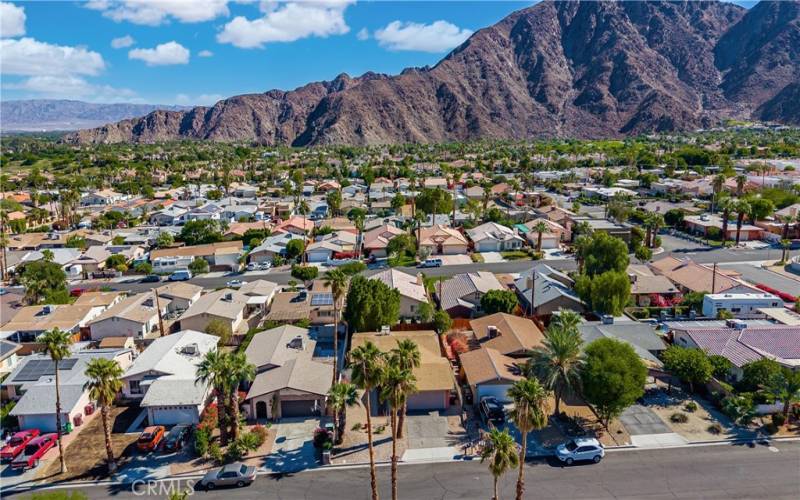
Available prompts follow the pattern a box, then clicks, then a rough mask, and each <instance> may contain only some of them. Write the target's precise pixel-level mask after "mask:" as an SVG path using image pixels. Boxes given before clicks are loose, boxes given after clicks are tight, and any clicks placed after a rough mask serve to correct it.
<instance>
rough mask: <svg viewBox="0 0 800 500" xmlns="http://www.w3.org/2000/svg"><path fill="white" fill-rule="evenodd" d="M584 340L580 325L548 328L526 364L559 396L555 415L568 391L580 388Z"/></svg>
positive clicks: (530, 370)
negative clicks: (576, 326) (540, 343)
mask: <svg viewBox="0 0 800 500" xmlns="http://www.w3.org/2000/svg"><path fill="white" fill-rule="evenodd" d="M582 345H583V340H582V339H581V334H580V332H579V331H578V329H577V328H559V327H557V326H556V327H554V326H553V325H551V326H550V327H549V328H548V329H547V334H546V336H545V339H544V340H543V341H542V346H541V347H537V348H536V349H534V350H533V352H532V353H531V358H530V360H528V365H527V367H526V369H527V371H528V373H529V374H530V375H533V376H535V377H536V378H538V379H539V381H540V382H541V383H542V385H544V387H545V389H547V390H550V391H553V394H554V395H555V399H556V405H555V413H554V414H555V415H558V414H560V413H561V400H562V399H563V397H564V394H566V393H567V391H575V392H577V391H578V389H579V388H580V368H581V366H582V365H583V354H582V353H581V346H582Z"/></svg>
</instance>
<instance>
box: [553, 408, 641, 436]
mask: <svg viewBox="0 0 800 500" xmlns="http://www.w3.org/2000/svg"><path fill="white" fill-rule="evenodd" d="M548 407H549V408H550V409H552V408H555V400H553V399H552V398H551V400H550V402H549V405H548ZM560 410H561V411H562V412H564V413H566V414H567V415H568V416H570V417H572V418H574V419H575V420H576V421H577V422H578V423H579V424H580V425H581V427H583V428H584V429H585V430H586V431H587V432H588V433H589V434H590V435H593V436H594V437H596V438H597V439H598V441H600V443H601V444H602V445H603V446H624V445H628V444H630V443H631V437H630V435H629V434H628V431H627V430H626V429H625V426H623V425H622V423H621V422H620V421H619V420H618V419H614V420H612V421H611V423H610V424H609V425H608V429H606V428H605V427H604V426H603V425H602V424H601V423H600V422H599V421H598V420H597V417H595V415H594V413H592V410H591V409H590V408H589V407H588V406H586V405H585V404H582V403H581V402H580V401H579V400H576V399H570V398H567V399H565V400H563V401H561V405H560ZM559 433H560V431H559Z"/></svg>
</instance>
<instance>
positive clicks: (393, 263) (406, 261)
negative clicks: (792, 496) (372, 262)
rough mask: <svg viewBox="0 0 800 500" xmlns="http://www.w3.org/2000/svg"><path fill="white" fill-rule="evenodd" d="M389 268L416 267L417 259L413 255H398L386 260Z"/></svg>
mask: <svg viewBox="0 0 800 500" xmlns="http://www.w3.org/2000/svg"><path fill="white" fill-rule="evenodd" d="M388 262H389V267H414V266H416V265H417V258H416V257H414V256H413V255H398V256H397V257H390V258H389V259H388Z"/></svg>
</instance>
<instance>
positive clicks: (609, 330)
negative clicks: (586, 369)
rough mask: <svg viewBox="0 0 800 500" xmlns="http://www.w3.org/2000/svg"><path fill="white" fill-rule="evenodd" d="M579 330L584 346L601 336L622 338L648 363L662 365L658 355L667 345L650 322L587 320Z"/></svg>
mask: <svg viewBox="0 0 800 500" xmlns="http://www.w3.org/2000/svg"><path fill="white" fill-rule="evenodd" d="M612 321H613V320H612ZM578 331H579V332H580V333H581V337H583V344H584V346H585V345H588V344H590V343H591V342H593V341H595V340H597V339H601V338H613V339H617V340H621V341H623V342H627V343H628V344H630V345H631V346H632V347H633V350H634V351H636V354H638V355H639V357H640V358H641V359H642V360H643V361H645V363H647V364H648V365H650V366H656V367H659V366H662V363H661V360H660V359H659V358H658V357H659V356H660V355H661V353H662V352H664V351H665V350H666V349H667V345H666V344H665V343H664V340H662V338H661V337H660V336H659V335H658V334H656V332H655V329H654V328H653V326H652V325H650V324H648V323H641V322H638V321H624V322H622V321H621V322H619V323H604V322H602V321H587V322H584V323H581V324H580V325H578Z"/></svg>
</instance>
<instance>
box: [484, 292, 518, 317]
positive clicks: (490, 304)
mask: <svg viewBox="0 0 800 500" xmlns="http://www.w3.org/2000/svg"><path fill="white" fill-rule="evenodd" d="M517 304H519V300H518V299H517V294H516V293H514V292H512V291H511V290H489V291H488V292H486V293H485V294H484V296H483V297H481V309H483V312H485V313H486V314H494V313H498V312H502V313H507V314H511V313H512V312H514V308H516V307H517Z"/></svg>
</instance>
